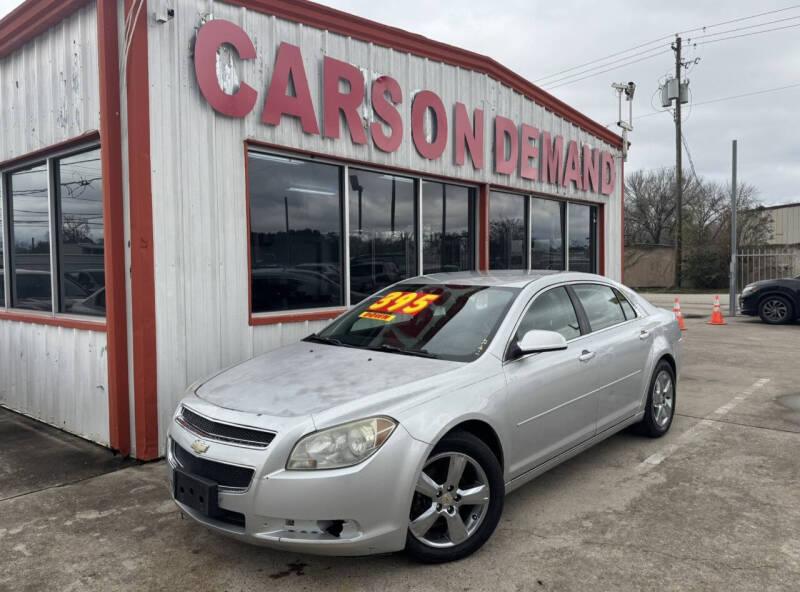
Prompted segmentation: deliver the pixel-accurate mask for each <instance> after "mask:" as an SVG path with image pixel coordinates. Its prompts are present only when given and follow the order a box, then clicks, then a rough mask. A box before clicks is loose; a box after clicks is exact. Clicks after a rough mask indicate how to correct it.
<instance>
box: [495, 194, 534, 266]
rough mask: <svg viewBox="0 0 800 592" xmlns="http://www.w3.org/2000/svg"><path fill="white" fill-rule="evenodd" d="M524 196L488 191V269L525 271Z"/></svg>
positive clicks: (525, 215)
mask: <svg viewBox="0 0 800 592" xmlns="http://www.w3.org/2000/svg"><path fill="white" fill-rule="evenodd" d="M526 202H527V196H524V195H514V194H511V193H500V192H498V191H492V192H491V195H490V197H489V268H490V269H526V268H527V264H528V263H527V260H526V252H527V250H528V244H527V230H528V229H527V227H528V224H527V220H528V216H527V214H526V211H525V210H526Z"/></svg>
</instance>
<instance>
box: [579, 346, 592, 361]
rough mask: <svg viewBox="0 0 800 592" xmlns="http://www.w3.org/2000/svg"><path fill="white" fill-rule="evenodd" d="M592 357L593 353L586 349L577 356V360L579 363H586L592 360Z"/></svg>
mask: <svg viewBox="0 0 800 592" xmlns="http://www.w3.org/2000/svg"><path fill="white" fill-rule="evenodd" d="M594 355H595V354H594V352H591V351H589V350H588V349H585V350H583V351H582V352H581V355H579V356H578V359H579V360H580V361H581V362H588V361H589V360H591V359H592V358H594Z"/></svg>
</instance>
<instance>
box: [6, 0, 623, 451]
mask: <svg viewBox="0 0 800 592" xmlns="http://www.w3.org/2000/svg"><path fill="white" fill-rule="evenodd" d="M126 26H127V29H126ZM0 138H2V143H1V144H0V178H1V180H2V183H1V184H0V187H1V189H0V192H1V194H2V200H0V203H2V208H1V209H0V214H1V215H2V224H1V225H0V229H1V231H0V233H1V234H2V240H0V247H1V248H2V257H0V263H2V269H0V274H2V275H1V276H0V277H2V280H3V281H2V284H0V285H1V286H2V287H1V288H0V404H2V405H3V406H6V407H8V408H10V409H14V410H16V411H20V412H22V413H26V414H28V415H31V416H33V417H35V418H38V419H40V420H42V421H46V422H49V423H52V424H54V425H57V426H59V427H61V428H63V429H66V430H68V431H71V432H74V433H76V434H79V435H82V436H84V437H86V438H89V439H92V440H94V441H96V442H99V443H101V444H104V445H107V446H110V447H112V448H114V449H117V450H119V451H121V452H122V453H126V454H127V453H131V454H133V455H134V456H136V457H138V458H141V459H151V458H156V457H158V456H160V455H161V454H163V452H164V449H163V446H164V440H165V434H166V428H167V426H168V424H169V421H170V419H171V414H172V413H173V410H174V408H175V405H176V403H177V401H178V400H179V399H180V397H181V395H182V393H183V391H184V390H185V388H186V387H187V385H189V384H191V383H193V382H194V381H196V380H198V379H200V378H202V377H205V376H207V375H209V374H211V373H213V372H215V371H217V370H219V369H220V368H223V367H225V366H228V365H230V364H233V363H235V362H237V361H240V360H243V359H246V358H249V357H251V356H253V355H255V354H258V353H260V352H263V351H266V350H269V349H271V348H275V347H278V346H280V345H282V344H286V343H289V342H292V341H295V340H298V339H300V338H302V337H303V336H305V335H307V334H309V333H311V332H312V331H316V330H319V329H320V328H322V327H323V326H324V325H325V324H326V323H327V322H329V320H330V319H332V318H334V317H335V316H336V315H338V314H340V313H341V312H342V311H343V310H346V309H347V307H348V306H351V305H352V304H354V303H356V302H358V301H359V300H361V299H363V298H365V297H366V296H367V295H369V294H371V293H372V292H374V291H376V290H378V289H380V288H382V287H384V286H386V285H388V284H390V283H392V282H394V281H397V280H399V279H401V278H405V277H409V276H414V275H417V274H420V273H435V272H439V271H456V270H470V269H475V270H492V269H528V268H533V269H553V270H559V269H570V270H581V271H596V272H599V273H602V274H605V275H608V276H609V277H611V278H614V279H620V278H621V274H622V212H623V208H622V191H623V190H622V188H623V186H624V183H623V166H622V159H621V147H622V140H621V138H620V137H619V136H617V135H616V134H614V133H612V132H610V131H609V130H607V129H606V128H605V127H603V126H602V125H599V124H598V123H596V122H594V121H592V120H590V119H589V118H587V117H586V116H584V115H582V114H581V113H579V112H577V111H576V110H575V109H573V108H571V107H570V106H568V105H566V104H564V103H563V102H561V101H559V100H558V99H556V98H554V97H552V96H551V95H549V94H547V93H545V92H544V91H542V90H540V89H539V88H538V87H536V86H534V85H533V84H531V83H530V82H528V81H526V80H524V79H523V78H521V77H520V76H518V75H516V74H514V73H513V72H511V71H510V70H508V69H506V68H504V67H503V66H501V65H500V64H498V63H497V62H495V61H493V60H491V59H490V58H487V57H484V56H481V55H477V54H475V53H472V52H470V51H467V50H463V49H459V48H455V47H452V46H448V45H445V44H442V43H438V42H435V41H432V40H429V39H426V38H423V37H420V36H418V35H415V34H412V33H408V32H405V31H401V30H398V29H395V28H391V27H387V26H384V25H381V24H379V23H375V22H371V21H367V20H365V19H362V18H358V17H355V16H352V15H349V14H345V13H343V12H339V11H336V10H332V9H330V8H327V7H323V6H319V5H316V4H312V3H309V2H304V1H300V0H292V1H289V0H271V1H262V0H224V1H223V0H220V1H212V0H171V1H167V0H149V1H145V0H124V1H123V0H119V1H117V0H96V1H92V0H59V1H58V2H56V1H54V0H27V1H26V2H25V3H24V4H22V6H20V7H19V8H18V9H17V10H15V11H14V12H13V13H11V14H10V15H9V16H7V17H6V18H5V19H3V20H2V21H1V22H0Z"/></svg>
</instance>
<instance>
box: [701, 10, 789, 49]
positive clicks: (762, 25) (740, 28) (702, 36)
mask: <svg viewBox="0 0 800 592" xmlns="http://www.w3.org/2000/svg"><path fill="white" fill-rule="evenodd" d="M797 19H800V15H797V16H787V17H786V18H782V19H775V20H774V21H765V22H763V23H756V24H755V25H747V26H745V27H736V28H735V29H726V30H725V31H719V32H717V33H707V34H705V35H699V36H697V37H690V38H689V39H688V40H687V43H694V42H695V41H697V40H698V39H705V38H706V37H716V36H717V35H725V34H726V33H735V32H736V31H746V30H747V29H755V28H756V27H764V26H766V25H773V24H775V23H783V22H786V21H795V20H797Z"/></svg>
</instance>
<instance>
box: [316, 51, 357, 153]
mask: <svg viewBox="0 0 800 592" xmlns="http://www.w3.org/2000/svg"><path fill="white" fill-rule="evenodd" d="M323 68H324V70H325V73H324V75H323V78H324V85H323V86H324V88H325V91H324V92H325V119H324V122H325V123H324V126H325V137H326V138H338V137H339V111H341V112H342V113H343V114H344V118H345V121H347V127H349V128H350V138H351V139H352V140H353V142H355V143H356V144H366V143H367V134H366V132H365V131H364V124H363V123H361V116H359V114H358V108H359V107H360V106H361V103H363V102H364V76H362V75H361V71H360V70H359V69H358V68H356V67H355V66H352V65H350V64H348V63H346V62H342V61H339V60H335V59H333V58H329V57H328V56H325V60H324V65H323ZM339 80H346V81H347V82H348V83H349V85H350V91H349V92H346V93H343V92H341V91H340V90H339Z"/></svg>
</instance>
